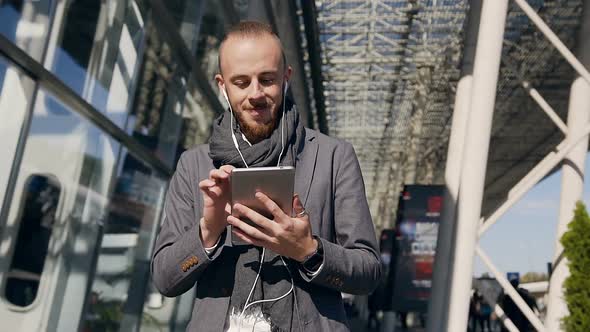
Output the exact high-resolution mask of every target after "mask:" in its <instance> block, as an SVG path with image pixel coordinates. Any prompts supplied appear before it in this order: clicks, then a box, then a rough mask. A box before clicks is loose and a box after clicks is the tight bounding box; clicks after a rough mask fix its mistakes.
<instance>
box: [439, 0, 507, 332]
mask: <svg viewBox="0 0 590 332" xmlns="http://www.w3.org/2000/svg"><path fill="white" fill-rule="evenodd" d="M507 12H508V0H485V1H483V6H482V11H481V20H480V26H479V33H478V38H477V40H478V43H477V48H476V53H475V61H474V68H473V85H472V89H473V90H472V95H471V103H470V105H471V106H470V110H469V112H470V114H469V120H468V121H469V122H468V126H467V135H466V138H465V147H464V151H463V163H462V164H463V165H464V166H463V167H462V169H461V177H460V184H461V188H460V190H459V200H458V205H457V235H456V236H457V238H456V239H457V240H456V242H455V249H454V261H455V262H460V264H455V265H454V266H453V271H452V283H451V288H450V293H449V296H448V301H449V306H448V308H449V309H448V310H449V314H448V320H447V321H446V322H442V323H444V324H445V325H444V326H441V327H440V328H439V330H442V331H465V330H466V329H467V318H468V312H469V310H468V307H469V298H470V292H471V282H472V275H473V258H474V253H475V247H476V242H477V230H478V226H479V220H480V217H481V206H482V199H483V189H484V180H485V173H486V165H487V158H488V148H489V143H490V134H491V128H492V116H493V112H494V104H495V99H496V89H497V83H498V75H499V68H500V57H501V53H502V41H503V37H504V26H505V24H506V15H507ZM466 166H468V167H466Z"/></svg>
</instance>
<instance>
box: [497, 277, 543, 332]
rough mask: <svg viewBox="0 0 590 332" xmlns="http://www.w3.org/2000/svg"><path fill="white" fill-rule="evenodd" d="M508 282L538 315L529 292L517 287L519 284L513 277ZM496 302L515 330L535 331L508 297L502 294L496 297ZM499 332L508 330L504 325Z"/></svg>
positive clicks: (534, 302)
mask: <svg viewBox="0 0 590 332" xmlns="http://www.w3.org/2000/svg"><path fill="white" fill-rule="evenodd" d="M509 281H510V284H511V285H512V287H514V289H515V290H516V291H517V292H518V294H519V295H520V296H521V297H522V299H523V300H524V302H526V304H527V305H528V306H529V308H531V309H532V310H533V311H534V312H535V314H537V315H538V313H539V308H538V307H537V302H536V301H535V298H534V297H533V296H532V295H531V294H529V292H528V291H527V290H526V289H524V288H521V287H519V284H520V281H519V278H518V277H513V278H511V279H510V280H509ZM497 302H498V304H499V305H500V307H501V308H502V310H503V311H504V313H505V314H506V316H507V317H508V318H510V320H511V321H512V323H513V324H514V326H516V328H518V330H519V331H521V332H529V331H530V332H533V331H536V329H535V328H534V327H533V325H532V324H531V323H530V322H529V320H528V319H527V318H526V316H525V315H524V314H523V313H522V311H521V310H520V308H518V307H517V306H516V303H514V301H513V300H512V298H511V297H510V296H508V295H507V294H505V293H504V292H502V293H500V295H499V296H498V301H497ZM501 331H502V332H507V331H508V329H507V328H506V327H505V326H504V325H502V328H501Z"/></svg>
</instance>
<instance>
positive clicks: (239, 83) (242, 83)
mask: <svg viewBox="0 0 590 332" xmlns="http://www.w3.org/2000/svg"><path fill="white" fill-rule="evenodd" d="M234 85H236V86H237V87H239V88H247V87H248V85H249V83H248V82H246V81H235V82H234Z"/></svg>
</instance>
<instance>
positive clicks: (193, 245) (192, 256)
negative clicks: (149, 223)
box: [151, 152, 227, 296]
mask: <svg viewBox="0 0 590 332" xmlns="http://www.w3.org/2000/svg"><path fill="white" fill-rule="evenodd" d="M196 168H197V162H196V158H193V159H191V156H190V155H189V152H184V153H183V154H182V156H181V158H180V160H179V162H178V165H177V168H176V172H175V173H174V175H173V176H172V179H171V180H170V185H169V188H168V192H167V194H166V200H165V203H164V219H163V221H162V225H161V229H160V232H159V234H158V237H157V239H156V245H155V249H154V253H153V256H152V261H151V271H152V279H153V282H154V285H155V286H156V288H157V289H158V290H159V291H160V292H161V293H162V294H163V295H165V296H178V295H181V294H182V293H184V292H186V291H188V290H189V289H191V288H192V287H193V286H194V284H195V283H196V282H197V281H198V280H199V277H200V276H201V274H202V273H203V271H204V270H205V269H206V268H207V266H208V265H209V264H210V263H211V262H212V261H213V260H215V259H216V258H217V257H218V256H219V255H220V253H221V251H222V249H223V244H224V242H225V238H226V233H227V232H224V233H223V234H222V235H221V236H222V238H221V239H220V242H219V244H218V248H217V249H216V251H215V252H213V253H212V255H211V256H209V255H207V252H206V251H205V249H204V247H203V243H202V242H201V237H200V234H199V232H200V227H199V219H200V217H201V216H200V215H196V213H195V211H196V209H195V208H194V206H195V204H196V202H195V200H196V199H198V197H200V196H198V195H197V194H198V193H196V192H194V191H193V188H197V190H198V187H197V186H196V185H194V183H193V182H194V181H199V179H198V178H197V177H198V172H197V169H196Z"/></svg>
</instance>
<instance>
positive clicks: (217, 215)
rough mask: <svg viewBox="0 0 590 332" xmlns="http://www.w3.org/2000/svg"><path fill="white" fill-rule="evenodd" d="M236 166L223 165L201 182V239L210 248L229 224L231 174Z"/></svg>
mask: <svg viewBox="0 0 590 332" xmlns="http://www.w3.org/2000/svg"><path fill="white" fill-rule="evenodd" d="M233 169H234V167H233V166H230V165H224V166H221V167H220V168H219V169H214V170H211V172H209V178H208V179H205V180H203V181H201V182H199V189H201V191H202V192H203V201H204V205H203V218H201V220H200V222H199V226H200V228H201V241H202V242H203V245H204V246H205V247H206V248H208V247H212V246H214V245H215V243H216V242H217V240H218V239H219V237H220V236H221V233H223V230H224V229H225V227H226V226H227V216H228V215H229V214H230V211H231V208H230V205H229V202H230V197H231V186H230V182H229V181H230V175H231V172H232V171H233Z"/></svg>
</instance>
